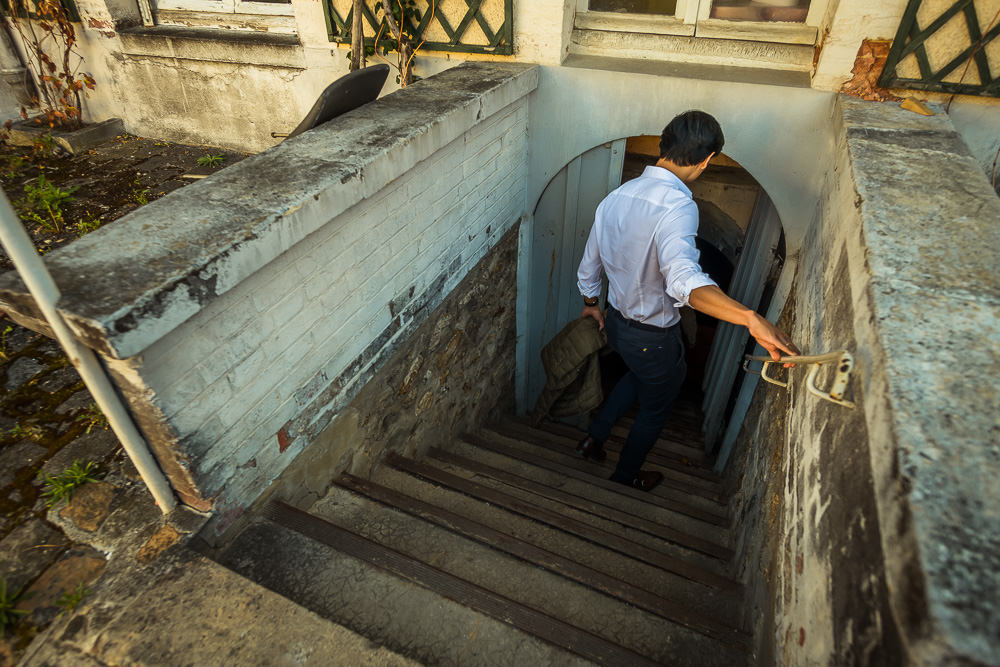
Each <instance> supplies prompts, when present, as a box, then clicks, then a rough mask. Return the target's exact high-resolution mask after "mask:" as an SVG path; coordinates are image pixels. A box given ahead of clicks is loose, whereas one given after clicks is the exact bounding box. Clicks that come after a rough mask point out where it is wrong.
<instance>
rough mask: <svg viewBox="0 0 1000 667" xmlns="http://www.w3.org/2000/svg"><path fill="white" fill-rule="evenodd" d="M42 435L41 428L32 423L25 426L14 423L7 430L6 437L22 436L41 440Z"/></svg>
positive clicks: (17, 438)
mask: <svg viewBox="0 0 1000 667" xmlns="http://www.w3.org/2000/svg"><path fill="white" fill-rule="evenodd" d="M42 435H43V433H42V429H40V428H39V427H37V426H35V425H33V424H28V425H27V426H25V425H23V424H20V423H18V424H14V426H13V428H11V429H10V430H9V431H7V437H8V438H12V439H15V440H20V439H22V438H29V439H31V440H41V438H42Z"/></svg>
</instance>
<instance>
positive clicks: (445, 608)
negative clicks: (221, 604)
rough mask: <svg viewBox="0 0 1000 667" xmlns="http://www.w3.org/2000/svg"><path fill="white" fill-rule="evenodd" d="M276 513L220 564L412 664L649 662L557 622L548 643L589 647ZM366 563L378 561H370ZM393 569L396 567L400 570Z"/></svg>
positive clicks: (407, 564) (391, 557)
mask: <svg viewBox="0 0 1000 667" xmlns="http://www.w3.org/2000/svg"><path fill="white" fill-rule="evenodd" d="M286 507H287V506H286ZM281 514H291V513H290V512H287V511H283V512H281V513H279V514H278V516H276V517H275V518H277V519H278V520H280V521H281V522H282V523H289V524H292V525H294V526H295V527H294V528H292V527H289V526H286V525H279V524H278V523H275V522H273V521H269V520H261V521H258V522H256V523H253V524H251V525H250V526H248V527H247V528H246V529H245V530H244V531H243V532H242V533H240V535H238V536H237V537H236V539H235V540H234V541H233V542H232V544H230V545H229V547H228V548H227V549H226V550H225V551H224V552H223V553H222V554H221V555H220V557H219V560H220V562H221V563H222V564H224V565H226V566H227V567H229V568H231V569H233V570H234V571H236V572H238V573H239V574H242V575H243V576H245V577H247V578H248V579H251V580H253V581H255V582H257V583H259V584H261V585H263V586H265V587H266V588H269V589H271V590H273V591H275V592H277V593H280V594H281V595H283V596H285V597H287V598H289V599H291V600H294V601H295V602H297V603H298V604H300V605H302V606H304V607H306V608H307V609H309V610H311V611H313V612H314V613H316V614H319V615H320V616H322V617H324V618H327V619H330V620H332V621H334V622H335V623H338V624H340V625H342V626H344V627H347V628H349V629H350V630H352V631H354V632H356V633H358V634H361V635H363V636H365V637H368V638H369V639H370V640H371V641H373V642H374V643H376V644H378V645H381V646H385V647H386V648H388V649H390V650H392V651H395V652H396V653H399V654H401V655H404V656H406V657H409V658H411V659H413V660H416V661H418V662H420V663H423V664H453V665H459V664H460V665H481V666H482V667H487V666H490V665H511V666H512V667H513V666H515V665H518V666H519V665H549V664H551V665H564V666H566V667H570V666H573V667H583V666H584V665H590V664H593V663H594V662H610V663H612V664H613V663H616V662H617V663H620V664H631V663H632V662H633V661H634V662H635V663H636V664H644V665H645V664H651V663H650V662H649V661H647V660H644V659H643V658H642V657H641V656H638V655H636V654H634V653H632V652H630V651H625V650H624V649H622V648H621V647H617V646H614V645H612V644H610V642H606V641H604V640H601V639H600V638H597V637H593V636H588V635H587V633H581V632H580V631H579V630H574V629H572V628H570V627H569V626H568V625H566V624H562V623H558V622H556V623H550V627H549V632H550V633H551V634H553V635H554V639H556V640H557V641H560V642H561V643H567V642H566V639H569V640H570V641H573V640H580V641H581V642H583V643H586V644H587V645H588V646H587V648H584V649H580V648H579V647H575V648H577V650H576V651H574V652H571V651H569V650H567V649H566V648H563V647H560V646H557V645H556V644H554V643H550V642H549V641H545V640H542V639H539V638H538V637H536V636H533V635H532V634H530V633H528V632H525V631H523V630H521V629H518V628H516V627H512V626H511V625H510V624H509V623H507V622H504V621H501V620H497V619H496V618H494V617H493V616H492V615H491V614H490V613H488V612H486V611H484V610H482V609H472V608H469V606H466V605H465V604H461V603H458V602H455V601H453V599H452V598H454V597H458V596H459V595H460V594H461V593H460V591H459V590H458V589H460V588H462V586H461V585H460V584H455V582H454V578H451V577H441V578H440V579H441V582H440V583H441V584H442V585H443V586H449V585H450V586H451V588H450V589H449V590H448V593H449V595H442V594H441V593H440V592H438V591H436V590H432V589H431V588H429V587H428V586H427V585H425V584H426V583H427V582H425V581H424V579H428V580H434V578H435V576H436V574H437V571H436V570H434V569H433V568H429V567H427V566H423V567H421V564H415V563H414V562H412V561H410V559H406V558H405V557H403V556H402V555H400V554H398V553H396V552H392V551H389V550H384V549H379V548H377V545H373V544H372V543H370V542H368V541H367V540H362V538H358V537H357V536H351V534H350V533H348V532H346V531H340V530H339V529H336V527H333V530H330V527H329V524H326V522H323V521H322V520H321V519H318V518H315V517H309V516H308V515H305V513H304V512H301V511H300V510H295V513H294V514H293V515H292V516H281ZM301 515H305V517H302V516H301ZM317 522H319V523H318V524H317ZM331 542H332V543H333V544H331ZM372 547H375V548H372ZM344 549H347V550H348V551H359V552H364V551H365V550H366V549H367V556H373V558H372V557H366V555H365V554H362V556H361V557H359V556H358V555H354V554H349V553H346V552H345V551H344ZM379 559H381V561H379ZM372 560H375V561H379V562H378V566H376V565H375V564H373V562H371V561H372ZM387 568H388V569H387ZM394 569H395V570H403V571H404V572H405V574H404V575H402V576H401V575H400V574H397V573H395V572H394V571H392V570H394ZM483 597H484V598H486V599H483V600H480V602H482V603H483V604H482V605H481V606H483V607H487V608H489V607H490V605H491V604H492V605H493V607H496V609H491V611H498V610H499V611H500V612H501V613H503V612H504V611H506V612H508V613H516V612H515V611H514V609H513V607H512V606H511V605H508V604H506V603H505V601H503V600H499V599H498V598H496V597H495V596H493V597H489V596H483ZM521 620H523V619H521ZM534 620H538V621H540V622H541V623H543V624H544V623H545V622H546V621H553V620H554V619H548V618H547V617H544V616H543V615H536V618H534ZM560 634H561V636H562V637H563V639H561V640H560V638H559V637H560ZM581 653H589V654H590V655H586V656H585V655H581Z"/></svg>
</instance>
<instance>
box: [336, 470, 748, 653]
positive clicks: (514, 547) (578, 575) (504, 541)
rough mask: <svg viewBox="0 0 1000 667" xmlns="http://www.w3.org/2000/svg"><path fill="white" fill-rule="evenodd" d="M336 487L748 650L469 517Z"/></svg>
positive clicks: (344, 481) (354, 480)
mask: <svg viewBox="0 0 1000 667" xmlns="http://www.w3.org/2000/svg"><path fill="white" fill-rule="evenodd" d="M334 483H335V484H337V485H338V486H340V487H342V488H345V489H347V490H349V491H352V492H354V493H357V494H359V495H363V496H365V497H367V498H369V499H371V500H374V501H376V502H379V503H382V504H383V505H385V506H387V507H393V508H395V509H398V510H401V511H403V512H405V513H407V514H409V515H411V516H414V517H417V518H420V519H423V520H425V521H428V522H430V523H433V524H434V525H437V526H439V527H441V528H445V529H447V530H450V531H452V532H454V533H456V534H458V535H461V536H463V537H466V538H468V539H471V540H475V541H476V542H479V543H480V544H483V545H486V546H488V547H490V548H493V549H497V550H498V551H501V552H503V553H506V554H508V555H510V556H514V557H516V558H519V559H521V560H523V561H525V562H528V563H531V564H532V565H535V566H537V567H541V568H543V569H546V570H548V571H550V572H552V573H554V574H557V575H559V576H562V577H565V578H566V579H569V580H571V581H574V582H576V583H578V584H582V585H584V586H587V587H589V588H592V589H594V590H597V591H600V592H601V593H604V594H605V595H608V596H609V597H612V598H615V599H617V600H620V601H622V602H625V603H627V604H630V605H633V606H635V607H638V608H640V609H643V610H645V611H647V612H649V613H652V614H655V615H657V616H660V617H661V618H664V619H666V620H668V621H670V622H672V623H676V624H678V625H681V626H684V627H686V628H688V629H690V630H693V631H695V632H698V633H700V634H703V635H705V636H707V637H710V638H712V639H716V640H719V641H721V642H723V643H725V644H727V645H728V646H730V647H732V648H735V649H739V650H745V649H746V648H747V647H748V646H749V642H750V638H749V636H748V635H747V634H746V633H745V632H742V631H741V630H739V629H738V628H735V627H731V626H729V625H726V624H725V623H722V622H720V621H717V620H715V619H713V618H710V617H708V616H705V615H704V614H702V613H700V612H698V611H696V610H692V609H689V608H687V607H685V606H684V605H683V604H680V603H677V602H674V601H672V600H669V599H667V598H663V597H660V596H658V595H655V594H653V593H650V592H648V591H646V590H645V589H643V588H640V587H638V586H635V585H633V584H631V583H629V582H627V581H623V580H621V579H618V578H616V577H613V576H611V575H609V574H605V573H603V572H600V571H598V570H594V569H593V568H590V567H587V566H586V565H583V564H581V563H577V562H576V561H573V560H571V559H569V558H566V557H564V556H561V555H560V554H557V553H554V552H551V551H548V550H546V549H544V548H542V547H540V546H537V545H534V544H531V543H529V542H525V541H524V540H521V539H519V538H517V537H514V536H511V535H508V534H506V533H504V532H501V531H499V530H497V529H495V528H491V527H490V526H487V525H485V524H482V523H479V522H477V521H475V520H474V519H471V518H469V517H466V516H463V515H460V514H456V513H454V512H452V511H449V510H447V509H444V508H442V507H438V506H436V505H432V504H430V503H427V502H425V501H423V500H419V499H417V498H413V497H412V496H409V495H407V494H405V493H402V492H399V491H396V490H395V489H391V488H389V487H386V486H382V485H380V484H377V483H375V482H371V481H369V480H365V479H361V478H359V477H355V476H353V475H350V474H347V473H344V474H342V475H341V476H340V477H338V478H337V479H336V480H335V482H334Z"/></svg>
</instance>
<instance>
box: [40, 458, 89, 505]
mask: <svg viewBox="0 0 1000 667" xmlns="http://www.w3.org/2000/svg"><path fill="white" fill-rule="evenodd" d="M96 475H97V464H96V463H94V462H93V461H87V463H85V464H81V463H80V461H79V460H77V461H73V465H71V466H70V467H68V468H66V469H65V470H63V471H62V472H61V473H59V474H57V475H44V479H45V488H44V489H42V495H43V496H45V497H46V498H48V500H47V501H45V504H46V505H48V506H49V507H52V506H53V505H56V504H58V503H59V502H61V501H64V500H65V501H66V502H69V501H70V500H71V499H72V498H73V494H74V493H76V490H77V489H78V488H79V487H81V486H83V485H84V484H87V483H88V482H96V481H97V476H96Z"/></svg>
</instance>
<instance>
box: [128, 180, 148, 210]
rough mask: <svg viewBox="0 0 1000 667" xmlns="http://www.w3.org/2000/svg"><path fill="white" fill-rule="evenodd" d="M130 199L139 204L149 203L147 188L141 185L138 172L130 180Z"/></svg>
mask: <svg viewBox="0 0 1000 667" xmlns="http://www.w3.org/2000/svg"><path fill="white" fill-rule="evenodd" d="M132 199H134V200H135V203H137V204H138V205H139V206H145V205H146V204H148V203H149V188H144V187H142V180H140V178H139V174H136V175H135V180H134V181H132Z"/></svg>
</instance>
